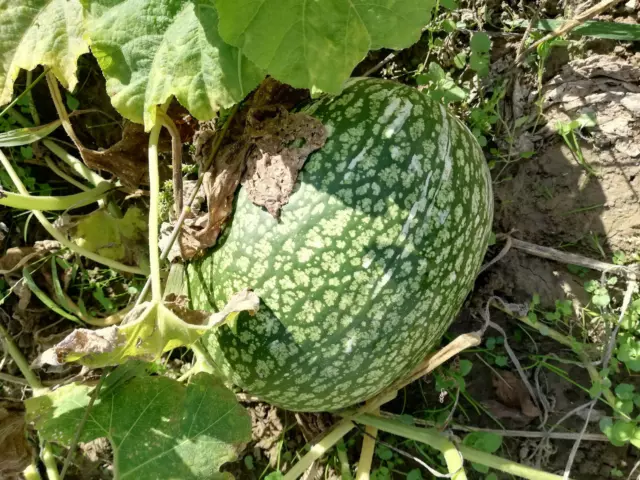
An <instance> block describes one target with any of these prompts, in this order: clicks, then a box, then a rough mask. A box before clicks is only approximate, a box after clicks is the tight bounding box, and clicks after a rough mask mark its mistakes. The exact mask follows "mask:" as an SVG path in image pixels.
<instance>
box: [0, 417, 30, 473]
mask: <svg viewBox="0 0 640 480" xmlns="http://www.w3.org/2000/svg"><path fill="white" fill-rule="evenodd" d="M25 427H26V425H25V421H24V414H23V413H22V412H18V411H14V410H7V409H6V408H3V407H0V452H2V456H1V457H0V477H1V478H6V479H11V478H16V479H17V478H19V474H20V473H22V471H23V470H24V469H25V468H26V467H27V465H29V464H30V463H31V460H32V458H33V451H32V449H31V446H30V445H29V442H27V437H26V436H25Z"/></svg>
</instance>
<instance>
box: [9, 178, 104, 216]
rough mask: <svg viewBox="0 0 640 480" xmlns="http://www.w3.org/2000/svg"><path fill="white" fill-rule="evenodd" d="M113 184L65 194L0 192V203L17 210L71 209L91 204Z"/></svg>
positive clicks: (102, 184)
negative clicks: (39, 194)
mask: <svg viewBox="0 0 640 480" xmlns="http://www.w3.org/2000/svg"><path fill="white" fill-rule="evenodd" d="M112 187H113V185H111V184H110V183H109V182H103V183H101V184H100V185H98V186H97V187H95V188H93V189H91V190H89V191H87V192H82V193H76V194H74V195H66V196H59V197H54V196H35V195H21V194H16V193H12V192H2V193H0V205H4V206H5V207H11V208H17V209H19V210H41V211H42V210H45V211H46V210H63V211H66V210H72V209H74V208H80V207H84V206H86V205H91V204H92V203H94V202H97V201H98V200H100V198H102V196H103V195H104V194H105V193H106V192H108V191H109V190H110V189H111V188H112Z"/></svg>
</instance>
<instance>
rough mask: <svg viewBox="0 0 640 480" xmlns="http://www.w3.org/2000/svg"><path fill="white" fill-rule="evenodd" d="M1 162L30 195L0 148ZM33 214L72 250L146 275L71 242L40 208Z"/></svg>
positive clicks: (50, 232) (137, 268) (20, 188)
mask: <svg viewBox="0 0 640 480" xmlns="http://www.w3.org/2000/svg"><path fill="white" fill-rule="evenodd" d="M0 163H1V164H2V166H3V167H4V168H5V170H6V171H7V173H8V174H9V177H10V178H11V180H12V181H13V183H14V184H15V186H16V189H17V190H18V192H20V193H21V194H22V195H25V196H28V195H29V192H28V191H27V189H26V188H25V186H24V184H23V183H22V180H20V177H18V174H17V173H16V171H15V170H14V169H13V166H12V165H11V162H9V160H8V159H7V157H6V156H5V155H4V153H2V151H1V150H0ZM33 214H34V215H35V217H36V218H37V219H38V220H39V221H40V223H41V224H42V226H43V227H44V229H45V230H46V231H47V232H48V233H49V235H51V236H52V237H53V238H54V239H55V240H57V241H58V242H60V244H61V245H63V246H65V247H67V248H68V249H69V250H71V251H72V252H75V253H77V254H78V255H82V256H84V257H87V258H88V259H90V260H93V261H94V262H96V263H101V264H102V265H106V266H107V267H110V268H113V269H114V270H121V271H123V272H129V273H136V274H140V275H146V274H147V272H146V271H145V270H142V269H141V268H140V267H132V266H129V265H125V264H124V263H120V262H116V261H115V260H111V259H110V258H106V257H103V256H102V255H98V254H97V253H94V252H91V251H89V250H87V249H86V248H84V247H81V246H79V245H76V244H75V243H74V242H71V241H70V240H69V239H67V237H65V236H64V235H63V234H62V233H60V231H58V229H57V228H56V227H54V226H53V225H52V224H51V222H49V220H47V217H45V216H44V214H43V213H42V212H41V211H39V210H33Z"/></svg>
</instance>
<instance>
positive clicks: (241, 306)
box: [41, 290, 260, 368]
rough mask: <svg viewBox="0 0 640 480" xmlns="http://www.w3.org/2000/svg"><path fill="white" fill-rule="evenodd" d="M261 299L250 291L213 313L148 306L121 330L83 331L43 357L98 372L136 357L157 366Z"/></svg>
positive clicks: (130, 316)
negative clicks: (155, 362) (159, 360)
mask: <svg viewBox="0 0 640 480" xmlns="http://www.w3.org/2000/svg"><path fill="white" fill-rule="evenodd" d="M259 307H260V299H259V298H258V296H257V295H256V294H255V293H253V292H251V291H250V290H243V291H241V292H239V293H237V294H235V295H233V296H232V297H231V299H230V300H229V303H228V304H227V305H226V306H225V308H223V309H222V310H221V311H220V312H217V313H214V314H209V313H207V312H201V311H196V310H189V309H187V308H186V307H184V306H181V305H178V304H172V303H167V304H162V303H159V302H145V303H143V304H141V305H140V306H138V307H136V308H134V309H133V310H131V311H130V312H129V313H128V314H127V316H126V317H125V318H124V320H123V321H122V324H121V325H118V326H116V325H114V326H111V327H107V328H101V329H97V330H89V329H85V328H79V329H76V330H74V331H73V332H71V333H70V334H69V335H67V337H66V338H65V339H64V340H62V341H61V342H60V343H58V344H57V345H55V346H54V347H53V348H51V349H49V350H47V351H46V352H44V353H43V355H42V359H41V361H42V362H43V363H49V364H52V365H59V364H61V363H65V362H76V361H77V362H79V363H81V364H82V365H85V366H88V367H92V368H98V367H104V366H106V365H118V364H121V363H124V362H126V361H127V360H129V359H132V358H136V359H141V360H146V361H153V360H156V359H157V358H159V357H160V355H162V354H163V353H164V352H166V351H168V350H172V349H174V348H177V347H181V346H184V345H190V344H192V343H193V342H195V341H196V340H197V339H198V338H200V337H201V336H202V335H204V334H205V332H207V331H208V330H210V329H212V328H216V327H218V326H220V325H222V324H224V323H225V322H227V321H228V319H229V318H230V317H231V318H233V316H234V315H235V314H236V312H240V311H250V312H253V311H257V310H258V309H259Z"/></svg>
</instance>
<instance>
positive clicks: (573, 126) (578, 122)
mask: <svg viewBox="0 0 640 480" xmlns="http://www.w3.org/2000/svg"><path fill="white" fill-rule="evenodd" d="M596 125H597V121H596V117H595V114H593V113H583V114H581V115H580V116H579V117H578V118H576V119H574V120H571V121H568V122H561V121H558V122H556V125H555V128H556V131H557V132H558V134H559V135H560V136H561V137H562V139H563V140H564V142H565V144H566V145H567V146H568V147H569V149H570V150H571V153H573V155H574V157H575V158H576V160H577V162H578V163H579V164H580V165H581V166H582V167H583V168H584V169H585V170H586V171H587V172H589V174H591V175H596V172H595V170H593V168H592V167H591V166H590V165H589V164H588V163H587V161H586V160H585V158H584V155H583V153H582V147H581V146H580V142H579V141H578V137H577V136H576V131H579V130H582V129H583V128H588V127H595V126H596Z"/></svg>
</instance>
